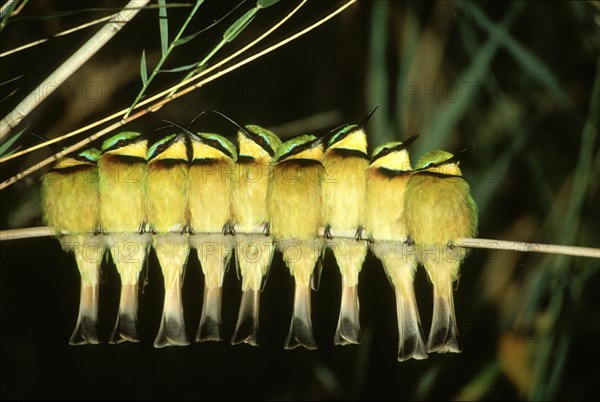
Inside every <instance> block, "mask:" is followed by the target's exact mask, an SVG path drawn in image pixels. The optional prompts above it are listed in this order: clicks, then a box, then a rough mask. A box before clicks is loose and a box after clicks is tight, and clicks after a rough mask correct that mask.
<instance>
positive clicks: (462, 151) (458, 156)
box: [439, 145, 475, 165]
mask: <svg viewBox="0 0 600 402" xmlns="http://www.w3.org/2000/svg"><path fill="white" fill-rule="evenodd" d="M473 148H475V145H469V146H468V147H466V148H464V149H462V150H460V151H458V152H457V153H456V155H454V156H453V157H452V158H450V159H448V160H445V161H444V162H442V163H440V164H439V165H446V164H448V163H456V162H458V161H460V158H461V157H462V155H463V154H464V153H465V152H467V151H469V150H470V149H473Z"/></svg>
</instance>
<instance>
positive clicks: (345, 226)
mask: <svg viewBox="0 0 600 402" xmlns="http://www.w3.org/2000/svg"><path fill="white" fill-rule="evenodd" d="M375 110H376V109H373V110H372V111H371V112H370V113H369V115H368V116H367V118H366V119H365V122H364V123H363V124H361V125H360V126H359V125H355V124H352V125H346V126H343V127H342V128H340V129H338V130H337V131H335V132H333V133H332V134H331V135H330V136H329V140H328V141H327V146H326V149H325V154H324V155H323V166H324V167H325V176H324V179H323V219H324V223H325V237H326V238H328V239H330V238H331V233H330V231H331V230H334V231H344V232H348V231H353V232H354V233H355V237H356V239H330V240H327V245H328V246H329V247H330V248H331V249H332V251H333V255H334V256H335V259H336V261H337V264H338V267H339V269H340V273H341V275H342V300H341V303H340V314H339V318H338V323H337V329H336V331H335V337H334V341H333V342H334V343H335V344H336V345H348V344H359V343H360V319H359V310H360V308H359V301H358V274H359V273H360V270H361V269H362V264H363V262H364V260H365V257H366V255H367V249H368V246H367V243H366V242H365V241H363V239H362V231H363V228H364V219H365V213H366V211H365V209H366V187H367V183H366V169H367V167H368V166H369V156H368V155H367V135H366V133H365V130H364V127H365V125H366V122H367V121H368V119H369V118H370V117H371V115H372V114H373V112H375Z"/></svg>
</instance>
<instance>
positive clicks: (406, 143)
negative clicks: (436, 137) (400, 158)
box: [402, 134, 421, 149]
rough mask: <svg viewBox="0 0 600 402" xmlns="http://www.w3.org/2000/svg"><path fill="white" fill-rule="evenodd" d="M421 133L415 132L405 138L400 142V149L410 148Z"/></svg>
mask: <svg viewBox="0 0 600 402" xmlns="http://www.w3.org/2000/svg"><path fill="white" fill-rule="evenodd" d="M420 136H421V135H420V134H415V135H413V136H412V137H409V138H407V139H406V140H404V141H403V142H402V149H408V148H410V146H411V144H412V143H413V142H414V141H415V140H416V139H417V138H419V137H420Z"/></svg>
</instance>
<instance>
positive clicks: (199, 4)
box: [123, 0, 204, 120]
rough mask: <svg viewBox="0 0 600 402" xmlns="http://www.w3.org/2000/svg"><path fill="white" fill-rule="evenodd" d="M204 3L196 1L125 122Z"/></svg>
mask: <svg viewBox="0 0 600 402" xmlns="http://www.w3.org/2000/svg"><path fill="white" fill-rule="evenodd" d="M202 3H204V0H198V1H196V4H195V5H194V8H193V9H192V11H191V12H190V15H188V17H187V19H186V20H185V22H184V23H183V25H182V26H181V29H180V30H179V32H177V35H176V36H175V39H173V41H172V42H171V44H170V45H169V47H168V48H167V51H166V52H165V53H164V54H163V55H162V57H161V58H160V60H159V61H158V63H157V64H156V67H154V70H153V71H152V74H150V76H149V77H148V80H147V81H146V82H145V83H144V85H143V86H142V89H140V92H139V93H138V94H137V96H136V98H135V100H134V101H133V103H132V104H131V106H130V107H129V109H128V110H127V112H126V113H125V115H124V116H123V120H125V119H126V118H127V117H129V115H130V114H131V112H132V111H133V109H134V108H135V107H136V106H137V104H138V103H139V101H140V99H142V96H144V93H145V92H146V89H148V86H149V85H150V83H151V82H152V80H153V79H154V77H155V76H156V74H158V72H159V70H160V68H161V67H162V65H163V64H164V62H165V61H166V60H167V58H168V57H169V55H170V54H171V51H172V50H173V49H174V48H175V47H176V45H175V43H176V42H177V41H178V40H179V38H181V35H183V32H184V31H185V29H186V28H187V26H188V24H189V23H190V21H191V20H192V18H193V17H194V14H196V11H198V8H200V6H201V5H202Z"/></svg>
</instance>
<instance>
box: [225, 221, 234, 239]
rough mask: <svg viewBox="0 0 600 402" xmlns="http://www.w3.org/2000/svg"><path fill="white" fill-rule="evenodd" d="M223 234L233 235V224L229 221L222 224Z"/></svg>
mask: <svg viewBox="0 0 600 402" xmlns="http://www.w3.org/2000/svg"><path fill="white" fill-rule="evenodd" d="M223 235H225V236H227V235H232V236H233V235H235V225H234V224H233V223H231V222H227V223H226V224H225V225H223Z"/></svg>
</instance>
